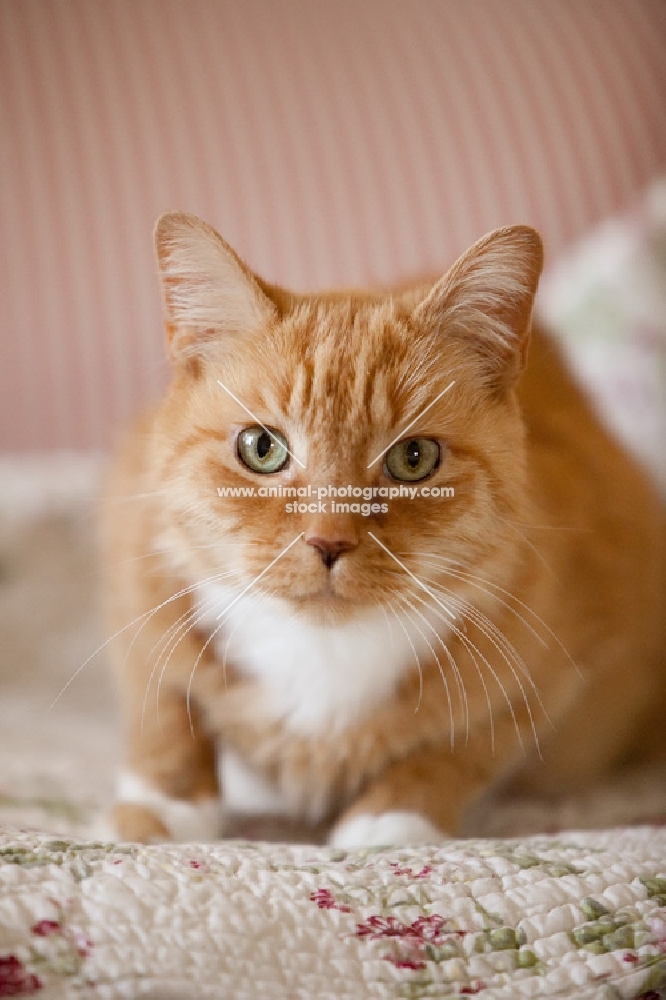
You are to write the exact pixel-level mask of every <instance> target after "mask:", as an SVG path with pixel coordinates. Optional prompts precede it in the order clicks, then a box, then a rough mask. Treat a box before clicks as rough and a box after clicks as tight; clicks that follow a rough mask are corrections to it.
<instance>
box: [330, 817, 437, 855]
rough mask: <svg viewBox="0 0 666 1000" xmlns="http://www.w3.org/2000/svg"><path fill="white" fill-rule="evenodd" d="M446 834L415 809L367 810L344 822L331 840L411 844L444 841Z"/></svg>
mask: <svg viewBox="0 0 666 1000" xmlns="http://www.w3.org/2000/svg"><path fill="white" fill-rule="evenodd" d="M445 839H446V837H445V835H444V834H443V833H442V832H441V830H438V829H437V827H436V826H434V824H432V823H431V822H430V820H427V819H426V818H425V817H424V816H421V815H420V814H419V813H415V812H399V811H397V810H396V811H395V812H385V813H379V814H378V815H376V816H372V815H370V814H368V813H364V814H362V815H361V816H354V817H352V819H348V820H346V821H344V822H343V823H340V824H339V825H338V826H336V827H335V828H334V829H333V830H332V831H331V834H330V836H329V838H328V842H329V844H330V845H331V846H332V847H342V848H347V847H407V846H410V845H412V844H440V843H441V842H442V841H443V840H445Z"/></svg>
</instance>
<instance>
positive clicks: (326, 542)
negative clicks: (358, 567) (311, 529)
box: [305, 535, 358, 569]
mask: <svg viewBox="0 0 666 1000" xmlns="http://www.w3.org/2000/svg"><path fill="white" fill-rule="evenodd" d="M305 541H306V542H307V544H308V545H311V546H312V547H313V548H314V549H317V551H318V552H319V555H320V556H321V559H322V562H323V564H324V566H326V568H327V569H330V568H331V566H332V565H333V563H334V562H336V561H337V560H338V559H339V557H340V556H341V555H342V553H343V552H349V551H350V549H355V548H356V545H357V544H358V543H357V542H351V541H349V540H348V539H346V538H320V537H319V536H317V535H314V536H312V537H310V538H306V539H305Z"/></svg>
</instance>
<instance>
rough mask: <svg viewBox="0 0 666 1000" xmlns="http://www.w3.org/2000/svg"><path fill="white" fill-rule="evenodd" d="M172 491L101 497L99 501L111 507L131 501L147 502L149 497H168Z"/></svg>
mask: <svg viewBox="0 0 666 1000" xmlns="http://www.w3.org/2000/svg"><path fill="white" fill-rule="evenodd" d="M172 492H173V490H172V489H171V488H170V489H163V490H150V491H149V492H147V493H131V494H129V495H128V496H122V497H118V496H112V497H102V498H101V499H100V501H99V503H100V504H104V505H109V506H110V505H111V504H115V503H129V502H130V501H131V500H147V499H148V498H149V497H163V496H168V495H169V494H170V493H172Z"/></svg>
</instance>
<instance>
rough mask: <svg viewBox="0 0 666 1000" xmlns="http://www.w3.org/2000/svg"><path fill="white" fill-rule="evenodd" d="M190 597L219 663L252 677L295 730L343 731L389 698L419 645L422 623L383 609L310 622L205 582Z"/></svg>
mask: <svg viewBox="0 0 666 1000" xmlns="http://www.w3.org/2000/svg"><path fill="white" fill-rule="evenodd" d="M198 597H199V600H200V601H201V606H202V607H205V608H207V612H206V615H205V618H204V619H203V624H205V625H206V627H207V628H208V629H209V630H211V631H213V630H215V629H218V631H217V632H216V634H215V637H214V639H213V640H212V643H213V644H214V647H213V648H214V650H215V654H216V657H217V659H218V661H219V664H220V669H221V670H224V669H225V667H227V668H229V667H231V666H233V669H234V671H236V672H237V673H239V674H241V675H244V676H246V677H248V678H253V679H255V680H257V681H260V682H261V684H262V687H264V689H265V691H266V693H267V695H268V697H269V699H270V705H271V709H272V711H273V712H274V717H275V718H276V719H280V721H281V722H282V723H283V724H284V725H285V726H286V727H287V728H288V729H290V730H292V731H294V732H295V733H300V734H305V735H316V734H317V733H318V732H321V731H322V730H324V729H325V730H326V732H330V731H331V730H336V731H340V732H341V731H343V730H344V729H345V728H346V727H347V726H348V725H350V724H351V723H353V722H355V721H357V720H358V719H360V718H363V716H365V715H367V714H368V713H369V712H370V711H372V709H373V707H375V706H377V705H378V704H379V703H381V701H383V700H384V699H385V698H387V697H389V696H390V695H391V693H392V692H393V691H394V690H395V688H396V685H397V684H398V682H399V681H400V679H401V678H402V677H404V676H405V674H406V673H407V672H409V671H410V670H412V669H415V668H416V667H417V660H418V657H419V656H420V655H422V654H423V651H424V648H427V644H426V643H425V642H424V637H423V634H422V633H423V629H421V630H420V633H419V631H417V630H415V629H414V627H413V623H411V622H409V620H407V621H405V620H403V619H402V618H401V619H399V620H398V619H397V618H396V617H394V615H393V613H390V612H389V611H388V610H387V609H382V608H378V609H376V610H372V611H370V612H364V613H363V614H358V615H356V616H354V617H353V618H352V619H351V620H349V621H345V622H341V623H339V624H318V623H314V622H312V621H310V620H308V619H306V618H305V617H304V616H301V615H298V614H296V613H294V612H293V611H292V610H291V609H290V608H289V607H288V606H287V605H286V604H285V603H284V602H282V601H278V600H276V599H273V598H268V597H265V596H262V595H253V594H251V593H248V594H246V595H243V596H242V597H239V595H238V594H237V593H235V592H234V591H232V590H230V589H227V588H225V587H221V586H217V585H210V584H208V585H206V586H204V587H201V588H200V590H199V594H198ZM220 615H221V617H218V616H220Z"/></svg>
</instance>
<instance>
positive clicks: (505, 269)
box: [414, 226, 543, 390]
mask: <svg viewBox="0 0 666 1000" xmlns="http://www.w3.org/2000/svg"><path fill="white" fill-rule="evenodd" d="M542 267H543V246H542V243H541V237H540V236H539V234H538V233H537V232H536V230H534V229H532V228H531V227H529V226H511V227H509V228H507V229H496V230H495V231H494V232H492V233H488V235H487V236H484V237H483V238H482V239H481V240H479V241H478V242H477V243H475V244H474V245H473V246H472V247H471V248H470V249H469V250H468V251H467V252H466V253H464V254H463V255H462V257H460V258H459V259H458V260H457V261H456V263H455V264H454V265H453V267H452V268H451V269H450V270H449V271H448V272H447V274H445V275H444V277H443V278H442V279H441V280H440V281H438V282H437V284H436V285H435V286H434V288H432V290H431V291H430V292H429V294H428V295H427V296H426V298H425V299H424V300H423V301H422V302H421V303H420V304H419V305H418V306H417V307H416V309H415V311H414V319H415V321H416V322H417V323H418V324H419V325H421V326H426V327H430V328H431V329H433V331H437V332H440V333H441V335H442V336H444V337H446V338H449V337H453V338H456V339H459V340H463V341H464V342H465V343H466V344H469V346H470V348H471V349H472V350H473V352H474V356H475V357H476V359H477V361H478V362H480V364H481V368H482V371H483V374H484V377H485V378H486V380H487V381H488V382H489V384H490V385H491V386H492V387H493V388H494V389H497V390H503V389H508V388H510V387H511V386H512V385H513V383H514V382H515V380H516V378H517V377H518V375H519V373H520V371H521V370H522V368H523V366H524V364H525V361H526V359H527V349H528V346H529V339H530V328H531V318H532V307H533V305H534V296H535V294H536V290H537V285H538V283H539V277H540V275H541V270H542Z"/></svg>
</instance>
